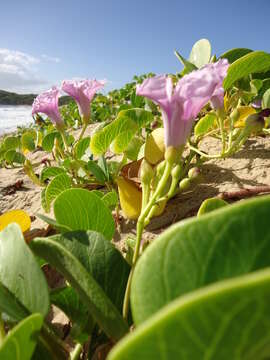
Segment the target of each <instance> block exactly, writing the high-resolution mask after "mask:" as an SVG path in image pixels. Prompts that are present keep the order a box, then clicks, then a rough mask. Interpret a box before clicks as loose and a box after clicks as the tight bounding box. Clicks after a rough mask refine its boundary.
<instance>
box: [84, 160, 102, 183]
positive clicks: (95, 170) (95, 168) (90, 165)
mask: <svg viewBox="0 0 270 360" xmlns="http://www.w3.org/2000/svg"><path fill="white" fill-rule="evenodd" d="M86 170H88V171H90V172H91V173H92V174H93V175H94V177H95V178H96V179H97V181H98V182H99V183H100V184H101V185H104V184H105V182H106V175H105V174H104V172H103V170H102V169H101V168H100V166H99V165H98V164H97V163H96V162H95V161H94V160H89V161H88V162H87V165H86Z"/></svg>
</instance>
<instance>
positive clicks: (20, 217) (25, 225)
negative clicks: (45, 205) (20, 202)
mask: <svg viewBox="0 0 270 360" xmlns="http://www.w3.org/2000/svg"><path fill="white" fill-rule="evenodd" d="M11 223H17V224H18V225H19V226H20V228H21V230H22V232H25V231H27V230H29V229H30V227H31V219H30V216H29V215H28V214H27V213H26V212H25V211H23V210H11V211H8V212H6V213H4V214H3V215H1V216H0V231H2V230H3V229H4V228H5V227H6V226H7V225H9V224H11Z"/></svg>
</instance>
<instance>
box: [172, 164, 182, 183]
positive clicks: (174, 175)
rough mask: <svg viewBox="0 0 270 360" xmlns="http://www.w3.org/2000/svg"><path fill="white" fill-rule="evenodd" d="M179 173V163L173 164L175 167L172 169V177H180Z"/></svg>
mask: <svg viewBox="0 0 270 360" xmlns="http://www.w3.org/2000/svg"><path fill="white" fill-rule="evenodd" d="M180 174H181V165H180V164H177V165H175V167H174V168H173V169H172V172H171V175H172V178H174V179H179V178H180Z"/></svg>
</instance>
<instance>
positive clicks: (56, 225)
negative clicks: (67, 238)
mask: <svg viewBox="0 0 270 360" xmlns="http://www.w3.org/2000/svg"><path fill="white" fill-rule="evenodd" d="M37 217H38V218H40V219H41V220H43V221H44V222H46V223H47V224H49V225H51V226H52V227H53V228H55V229H57V230H58V231H60V232H62V233H65V232H67V231H71V230H72V229H71V228H70V227H68V226H66V225H61V224H59V223H58V222H57V221H55V220H54V219H51V218H50V217H48V216H46V215H43V214H37Z"/></svg>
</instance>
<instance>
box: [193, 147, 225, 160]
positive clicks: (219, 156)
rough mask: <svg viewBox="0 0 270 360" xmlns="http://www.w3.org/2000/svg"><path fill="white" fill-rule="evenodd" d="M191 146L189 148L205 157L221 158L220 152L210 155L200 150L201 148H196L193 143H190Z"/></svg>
mask: <svg viewBox="0 0 270 360" xmlns="http://www.w3.org/2000/svg"><path fill="white" fill-rule="evenodd" d="M188 146H189V149H190V150H192V151H194V152H195V153H197V154H199V155H201V156H204V157H205V158H207V159H219V158H221V155H220V154H214V155H209V154H206V153H205V152H203V151H200V150H199V149H196V148H195V147H194V146H192V145H188Z"/></svg>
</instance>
